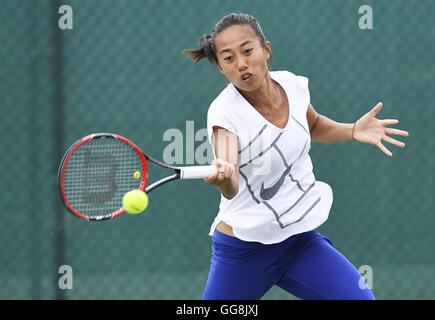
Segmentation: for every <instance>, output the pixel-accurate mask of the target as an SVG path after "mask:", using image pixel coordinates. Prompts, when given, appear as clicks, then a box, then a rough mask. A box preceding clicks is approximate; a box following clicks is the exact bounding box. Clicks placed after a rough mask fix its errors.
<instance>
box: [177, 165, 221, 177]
mask: <svg viewBox="0 0 435 320" xmlns="http://www.w3.org/2000/svg"><path fill="white" fill-rule="evenodd" d="M216 170H217V169H216V167H215V166H192V167H182V168H180V179H202V178H207V177H208V176H210V175H212V174H213V173H215V172H216Z"/></svg>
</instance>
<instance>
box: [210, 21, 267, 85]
mask: <svg viewBox="0 0 435 320" xmlns="http://www.w3.org/2000/svg"><path fill="white" fill-rule="evenodd" d="M214 43H215V48H216V56H217V59H218V68H219V70H220V71H221V72H222V73H223V74H224V75H225V77H226V78H227V79H228V81H230V82H231V83H233V84H234V85H235V86H236V87H237V88H238V89H240V90H243V91H254V90H256V89H258V88H259V87H260V86H261V85H262V83H263V82H264V81H265V79H267V76H268V68H267V60H268V59H269V58H270V56H271V50H270V42H269V41H267V42H266V46H265V47H263V46H262V45H261V42H260V39H259V38H258V36H257V35H256V34H255V32H254V30H252V28H251V26H249V25H233V26H230V27H228V28H226V29H225V30H223V31H222V32H221V33H219V34H218V35H217V36H216V37H215V39H214Z"/></svg>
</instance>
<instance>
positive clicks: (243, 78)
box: [240, 73, 253, 83]
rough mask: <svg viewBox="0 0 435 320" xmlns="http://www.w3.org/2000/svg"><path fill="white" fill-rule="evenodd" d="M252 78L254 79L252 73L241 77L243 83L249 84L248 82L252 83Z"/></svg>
mask: <svg viewBox="0 0 435 320" xmlns="http://www.w3.org/2000/svg"><path fill="white" fill-rule="evenodd" d="M252 77H253V76H252V74H250V73H244V74H243V75H242V76H241V77H240V79H241V80H242V83H247V82H249V81H251V79H252Z"/></svg>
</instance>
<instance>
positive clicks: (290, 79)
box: [270, 70, 309, 90]
mask: <svg viewBox="0 0 435 320" xmlns="http://www.w3.org/2000/svg"><path fill="white" fill-rule="evenodd" d="M270 73H271V76H272V77H274V78H279V79H280V80H282V81H284V82H286V83H287V84H288V85H291V86H293V87H296V89H302V90H304V89H307V88H308V82H309V79H308V78H307V77H304V76H299V75H295V74H294V73H292V72H290V71H287V70H282V71H271V72H270Z"/></svg>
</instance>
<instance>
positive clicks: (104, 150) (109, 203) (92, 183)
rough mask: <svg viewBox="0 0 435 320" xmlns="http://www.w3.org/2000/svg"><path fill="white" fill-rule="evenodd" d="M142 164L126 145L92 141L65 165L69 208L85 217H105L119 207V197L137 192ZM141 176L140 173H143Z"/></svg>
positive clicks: (65, 186) (134, 152) (111, 139)
mask: <svg viewBox="0 0 435 320" xmlns="http://www.w3.org/2000/svg"><path fill="white" fill-rule="evenodd" d="M136 171H139V172H141V173H142V164H141V161H140V159H139V157H138V155H137V153H136V151H134V150H133V149H132V148H131V147H130V146H128V145H127V144H126V143H124V142H122V141H119V140H116V139H113V138H104V139H94V140H90V141H89V142H87V143H85V144H83V145H82V146H81V147H80V148H78V149H77V150H76V151H75V152H74V153H73V154H72V156H71V158H70V159H69V161H68V165H67V167H66V170H65V176H64V188H65V195H66V198H67V199H68V202H69V203H70V205H71V206H72V207H73V208H74V209H75V210H76V211H78V212H79V213H81V214H83V215H86V216H88V217H97V216H102V217H104V216H108V215H112V214H113V213H114V212H116V211H117V210H119V209H120V208H121V207H122V197H123V196H124V194H125V193H126V192H128V191H130V190H132V189H138V188H139V186H140V183H141V179H135V178H134V173H135V172H136ZM142 174H143V173H142Z"/></svg>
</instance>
